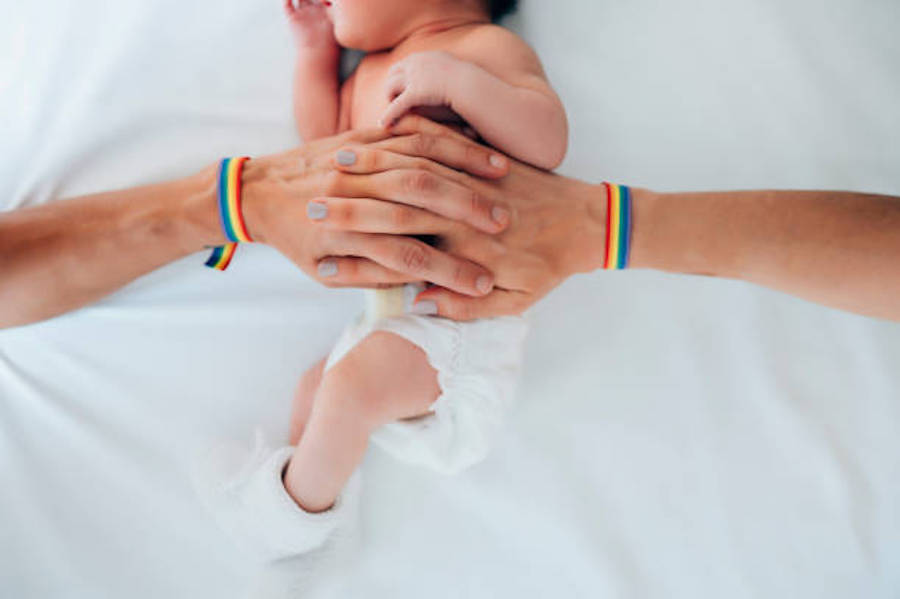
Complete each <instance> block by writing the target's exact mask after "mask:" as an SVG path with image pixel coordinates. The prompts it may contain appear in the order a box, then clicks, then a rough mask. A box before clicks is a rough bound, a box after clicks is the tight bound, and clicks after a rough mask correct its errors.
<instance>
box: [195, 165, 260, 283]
mask: <svg viewBox="0 0 900 599" xmlns="http://www.w3.org/2000/svg"><path fill="white" fill-rule="evenodd" d="M248 160H250V159H249V158H247V157H246V156H244V157H242V158H225V159H224V160H222V162H220V163H219V179H218V200H219V217H220V219H221V223H222V230H223V231H224V232H225V239H227V240H228V243H226V244H225V245H221V246H218V247H215V248H213V251H212V254H210V256H209V260H207V261H206V266H208V267H210V268H215V269H216V270H225V269H226V268H228V265H229V264H230V263H231V259H232V258H233V257H234V252H235V251H236V250H237V245H238V244H239V243H252V242H253V239H251V238H250V233H248V232H247V225H245V224H244V215H243V212H242V211H241V174H242V173H243V171H244V163H245V162H247V161H248Z"/></svg>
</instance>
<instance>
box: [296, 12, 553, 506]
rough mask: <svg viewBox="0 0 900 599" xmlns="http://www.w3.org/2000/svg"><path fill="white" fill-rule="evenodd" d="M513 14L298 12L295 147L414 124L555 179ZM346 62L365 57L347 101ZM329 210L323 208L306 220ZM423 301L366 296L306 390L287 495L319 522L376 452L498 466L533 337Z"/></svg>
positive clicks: (544, 92) (548, 118) (543, 85)
mask: <svg viewBox="0 0 900 599" xmlns="http://www.w3.org/2000/svg"><path fill="white" fill-rule="evenodd" d="M513 5H514V2H512V1H510V0H504V1H498V0H379V1H378V2H374V1H372V0H331V1H330V2H329V1H324V2H321V3H319V2H315V1H313V0H299V3H298V1H297V0H294V1H292V0H287V1H286V2H285V10H286V12H287V15H288V18H289V20H290V23H291V27H292V30H293V34H294V37H295V40H296V42H297V47H298V57H297V66H296V73H295V86H296V87H295V95H294V117H295V120H296V124H297V129H298V132H299V134H300V137H301V138H302V139H303V140H304V141H307V142H308V141H311V140H313V139H316V138H319V137H324V136H330V135H334V134H336V133H339V132H342V131H344V130H347V129H355V128H360V127H370V126H375V125H381V126H390V125H391V124H393V123H395V122H396V121H397V120H398V119H400V118H401V117H402V116H403V115H405V114H406V113H408V112H417V113H419V114H422V115H424V116H427V117H428V118H431V119H433V120H437V121H440V122H443V123H446V124H448V125H451V126H453V127H454V128H457V129H458V130H461V131H464V132H465V133H466V134H468V135H470V136H471V137H476V138H477V139H479V140H482V141H483V142H484V143H486V144H488V145H490V146H493V147H495V148H497V149H498V150H500V151H502V152H504V153H506V154H508V155H510V156H513V157H515V158H518V159H519V160H522V161H524V162H528V163H531V164H533V165H535V166H537V167H541V168H547V169H552V168H555V167H556V166H558V165H559V163H560V162H561V161H562V159H563V157H564V155H565V151H566V146H567V123H566V115H565V111H564V109H563V106H562V104H561V102H560V101H559V98H558V97H557V96H556V94H555V93H554V91H553V90H552V89H551V87H550V85H549V83H548V82H547V80H546V77H545V75H544V72H543V69H542V67H541V64H540V61H539V60H538V58H537V56H535V54H534V52H533V51H532V50H531V49H530V48H529V47H528V45H527V44H526V43H525V42H523V41H522V40H521V39H520V38H519V37H517V36H516V35H514V34H513V33H511V32H510V31H508V30H506V29H503V28H501V27H498V26H496V25H493V24H491V21H492V20H496V19H497V18H500V17H502V16H503V15H504V14H505V13H506V12H509V11H510V10H512V9H513V8H514V6H513ZM340 46H343V47H348V48H355V49H359V50H363V51H365V52H367V55H366V56H365V58H364V59H363V60H362V61H361V63H360V64H359V66H358V68H357V69H356V71H355V73H354V74H353V75H352V76H351V77H350V78H349V79H348V80H347V81H346V82H344V84H343V85H339V82H338V62H339V56H340ZM327 210H328V199H327V198H326V199H323V200H317V201H316V202H314V203H313V204H312V205H311V207H310V209H309V212H310V215H311V216H321V215H323V214H327ZM417 290H421V288H419V289H417ZM417 290H412V291H411V290H410V289H409V288H408V287H407V288H406V289H404V288H402V287H400V288H396V289H394V290H387V291H370V292H367V293H369V294H370V297H369V301H368V309H367V312H366V314H365V316H364V317H363V318H362V319H361V320H360V321H359V322H357V323H355V324H354V325H353V326H351V327H350V329H349V330H348V331H347V332H346V333H345V334H344V337H343V338H342V340H341V341H340V342H339V343H338V346H337V347H336V348H335V351H334V352H332V355H331V356H330V358H329V360H328V361H327V364H326V362H323V363H321V364H320V365H318V366H317V367H316V368H315V369H313V370H312V371H311V372H309V373H307V375H306V376H305V377H304V380H303V382H302V384H301V386H300V389H299V390H298V393H297V397H296V399H295V402H294V414H293V417H292V435H291V442H292V443H294V442H297V449H296V451H295V452H294V455H293V457H292V459H291V461H290V464H289V466H288V468H287V470H286V473H285V484H286V486H287V487H288V489H289V490H290V491H291V494H292V495H293V496H294V498H295V499H296V500H297V501H298V503H299V504H300V505H301V506H303V507H304V508H305V509H306V510H308V511H320V510H324V509H327V508H328V507H330V505H331V504H332V503H333V502H334V499H335V497H336V495H337V493H339V492H340V490H341V488H342V487H343V485H344V483H345V482H346V480H347V479H348V478H349V476H350V474H351V473H352V472H353V470H354V469H355V468H356V466H357V464H358V462H359V460H360V459H361V457H362V454H363V452H364V450H365V447H366V443H367V441H368V439H369V437H370V436H371V437H372V440H373V441H374V442H375V443H377V444H379V445H380V446H381V447H382V448H384V449H386V450H387V451H388V452H390V453H391V454H393V455H394V456H395V457H397V458H399V459H402V460H405V461H409V462H414V463H419V464H422V465H426V466H429V467H432V468H434V469H437V470H439V471H443V472H455V471H458V470H460V469H462V468H465V467H467V466H469V465H471V464H473V463H475V462H476V461H478V460H479V459H481V458H482V457H484V455H485V453H486V452H487V448H488V444H489V441H490V437H491V435H492V433H493V432H494V431H495V430H496V428H497V426H498V424H499V422H498V421H499V418H500V417H501V415H502V409H503V408H504V407H505V406H506V405H507V404H508V402H509V400H510V399H511V396H512V393H513V388H514V383H515V378H516V374H517V370H518V363H519V359H520V355H519V354H520V351H521V344H522V340H523V337H524V331H525V325H524V322H523V321H522V320H521V319H519V318H504V319H495V320H491V321H482V322H475V323H455V322H450V321H445V320H442V319H438V318H429V317H426V316H415V315H409V314H407V313H408V312H409V311H410V305H411V303H412V300H413V299H414V298H415V291H417ZM412 311H413V312H415V311H416V310H415V307H413V308H412ZM345 356H346V357H345ZM342 358H343V360H342ZM326 366H327V370H325V372H324V378H323V374H322V372H323V369H325V367H326ZM332 366H333V367H332ZM336 404H340V405H339V406H337V407H336ZM410 419H413V420H410ZM397 421H400V422H397Z"/></svg>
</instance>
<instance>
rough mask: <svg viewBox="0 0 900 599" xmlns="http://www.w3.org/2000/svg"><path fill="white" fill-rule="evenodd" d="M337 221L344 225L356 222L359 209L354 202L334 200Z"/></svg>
mask: <svg viewBox="0 0 900 599" xmlns="http://www.w3.org/2000/svg"><path fill="white" fill-rule="evenodd" d="M332 205H333V206H334V217H335V221H336V222H337V223H339V224H342V225H352V224H354V223H355V222H356V219H357V217H358V213H359V209H358V208H357V207H356V206H355V205H354V204H353V203H352V202H333V203H332Z"/></svg>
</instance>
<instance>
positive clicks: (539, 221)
mask: <svg viewBox="0 0 900 599" xmlns="http://www.w3.org/2000/svg"><path fill="white" fill-rule="evenodd" d="M411 128H414V129H415V130H416V131H418V132H419V134H420V135H425V136H427V138H426V139H428V140H429V142H428V144H432V143H433V144H437V143H441V144H446V145H447V146H452V147H454V148H457V150H455V151H456V152H459V151H460V148H464V149H465V152H467V153H475V152H477V149H478V148H480V146H478V145H477V144H475V143H474V142H471V141H470V140H468V139H467V138H465V137H464V136H463V135H460V134H458V133H455V132H454V131H451V130H450V129H447V128H446V127H442V126H440V125H437V124H435V123H431V122H429V121H427V120H425V119H422V118H420V117H407V118H406V119H404V121H402V122H401V123H400V124H399V125H398V127H396V128H395V129H394V131H395V132H397V133H400V134H403V133H406V132H407V131H409V130H410V129H411ZM426 145H427V144H426ZM420 149H421V148H420ZM357 154H358V160H357V162H356V164H354V165H352V166H339V168H341V169H342V170H344V171H345V172H353V173H358V174H363V173H365V174H377V173H383V172H386V169H388V168H390V167H391V166H392V165H393V161H394V160H395V157H393V156H392V155H391V152H389V151H388V150H386V149H385V148H384V147H382V146H381V145H380V144H372V145H368V146H365V147H362V148H359V150H358V152H357ZM426 168H432V169H433V168H434V167H433V166H427V167H426ZM438 171H439V172H440V176H441V177H442V179H444V180H446V181H452V182H453V183H454V184H455V185H456V186H458V188H459V189H461V190H465V191H464V192H460V193H468V194H471V197H473V198H478V203H482V202H483V203H485V205H486V206H493V207H496V208H497V209H498V210H497V211H498V212H501V213H503V214H502V220H506V219H508V220H509V226H508V227H506V228H505V229H504V230H502V231H496V230H495V231H490V230H489V229H488V228H486V227H482V228H481V230H476V229H474V228H472V227H470V226H466V225H465V224H461V223H460V222H457V221H452V220H447V219H439V218H435V217H434V215H433V214H430V213H428V212H425V211H423V210H419V209H416V208H413V207H410V206H406V205H400V204H396V205H390V204H386V203H360V204H356V205H354V206H353V207H352V210H346V211H345V210H341V211H337V212H336V213H334V214H332V213H331V212H329V215H328V217H327V218H325V219H322V220H320V221H318V223H319V225H320V226H322V227H323V228H327V229H328V230H331V231H341V232H345V233H351V232H357V233H358V232H366V231H374V230H376V229H373V228H372V227H373V224H377V232H379V233H393V234H403V235H409V234H429V235H436V236H438V239H439V241H438V244H437V246H436V247H437V248H438V249H440V250H442V251H445V252H447V253H448V254H450V255H453V256H456V257H459V258H465V259H467V260H469V261H472V262H475V263H477V264H481V265H483V266H485V267H486V268H487V269H489V270H490V271H491V272H492V273H493V274H494V276H495V281H494V283H495V288H494V290H493V291H492V292H491V293H490V294H488V295H484V296H483V297H466V295H463V294H460V293H459V292H458V291H457V290H453V289H448V288H447V287H446V286H441V285H440V284H438V285H439V286H437V287H433V288H431V289H428V290H426V291H425V292H424V293H423V294H422V295H421V296H420V298H419V301H420V303H421V302H424V301H428V302H433V303H432V304H424V306H425V307H426V311H429V310H428V308H431V310H430V311H431V312H434V313H437V314H440V315H441V316H446V317H449V318H453V319H455V320H471V319H474V318H487V317H492V316H500V315H505V314H518V313H521V312H523V311H524V310H525V309H527V308H528V307H530V306H531V305H532V304H534V303H535V302H537V301H538V300H539V299H541V298H542V297H544V295H546V294H547V293H548V292H549V291H550V290H551V289H553V288H554V287H556V286H557V285H558V284H559V283H561V282H562V281H563V280H565V279H566V278H568V277H569V276H571V275H573V274H575V273H578V272H589V271H592V270H595V269H596V268H598V266H599V265H600V261H601V260H602V252H603V247H602V246H603V244H604V243H605V231H606V205H605V203H604V202H603V201H601V200H602V198H601V197H600V192H599V190H598V188H597V187H595V186H593V185H589V184H587V183H584V182H582V181H578V180H575V179H569V178H566V177H562V176H559V175H555V174H553V173H548V172H546V171H542V170H538V169H535V168H532V167H529V166H527V165H524V164H521V163H517V162H514V161H513V162H512V166H511V170H510V174H509V176H507V177H503V178H500V179H495V180H488V179H483V178H474V177H471V176H469V175H467V174H466V173H462V172H458V171H453V170H449V169H444V168H441V167H438ZM470 172H471V171H470ZM473 174H474V173H473ZM438 199H440V198H438ZM453 205H454V208H458V207H459V206H461V205H463V203H460V202H455V203H454V204H453ZM429 208H430V209H432V210H435V211H438V210H440V209H441V207H440V206H438V205H429ZM507 211H508V212H507ZM474 212H475V211H474V210H470V211H469V213H470V214H474ZM453 216H454V218H456V219H459V218H460V216H463V214H460V213H456V214H454V215H453ZM469 220H470V221H472V220H473V219H472V218H471V216H470V217H469ZM469 295H472V294H469Z"/></svg>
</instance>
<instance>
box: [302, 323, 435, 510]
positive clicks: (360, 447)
mask: <svg viewBox="0 0 900 599" xmlns="http://www.w3.org/2000/svg"><path fill="white" fill-rule="evenodd" d="M439 394H440V387H439V386H438V383H437V373H436V372H435V371H434V369H432V368H431V366H430V365H429V363H428V359H427V357H426V356H425V352H423V351H422V350H421V349H420V348H419V347H417V346H416V345H413V344H412V343H410V342H409V341H407V340H406V339H403V338H402V337H399V336H397V335H394V334H391V333H385V332H376V333H373V334H371V335H369V336H368V337H366V338H365V339H364V340H363V341H362V342H360V343H359V345H357V346H356V347H354V348H353V349H352V350H350V352H348V353H347V355H346V356H344V357H343V358H342V359H341V360H340V361H339V362H338V363H337V364H335V365H334V366H332V367H331V368H330V369H328V370H327V371H326V372H325V374H324V376H323V377H322V383H321V385H320V387H319V389H318V390H317V391H316V394H315V399H314V401H313V402H312V411H311V412H310V416H309V422H308V423H307V425H306V428H305V431H304V432H303V434H302V437H301V438H300V442H299V443H298V445H297V448H296V450H295V452H294V456H293V458H291V462H290V464H289V465H288V467H287V470H286V472H285V477H284V482H285V486H286V487H287V489H288V492H289V493H290V494H291V496H292V497H293V498H294V499H295V500H296V501H297V502H298V503H299V504H300V506H301V507H302V508H303V509H305V510H306V511H308V512H319V511H324V510H327V509H328V508H329V507H331V506H332V504H333V503H334V501H335V499H336V498H337V496H338V495H339V494H340V492H341V489H343V487H344V484H345V483H346V481H347V479H349V478H350V475H351V474H352V473H353V471H354V470H355V469H356V467H357V465H358V464H359V462H360V461H361V460H362V457H363V454H364V453H365V450H366V445H367V444H368V439H369V435H370V434H371V433H372V431H374V430H375V429H376V428H378V427H379V426H381V425H383V424H385V423H387V422H392V421H394V420H399V419H403V418H411V417H413V416H418V415H421V414H424V413H426V412H427V411H428V408H429V407H430V406H431V405H432V404H433V403H434V401H435V400H436V399H437V398H438V395H439Z"/></svg>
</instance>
